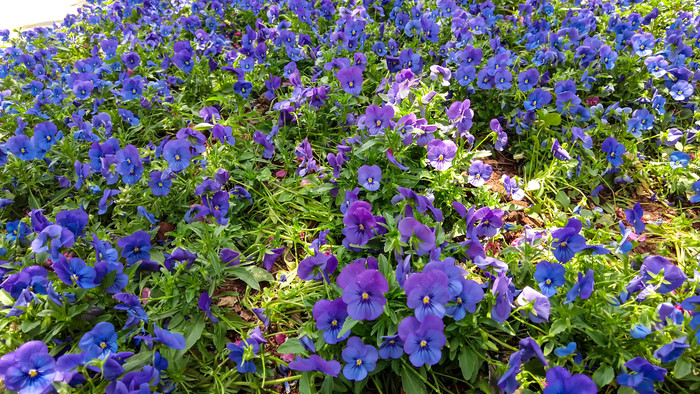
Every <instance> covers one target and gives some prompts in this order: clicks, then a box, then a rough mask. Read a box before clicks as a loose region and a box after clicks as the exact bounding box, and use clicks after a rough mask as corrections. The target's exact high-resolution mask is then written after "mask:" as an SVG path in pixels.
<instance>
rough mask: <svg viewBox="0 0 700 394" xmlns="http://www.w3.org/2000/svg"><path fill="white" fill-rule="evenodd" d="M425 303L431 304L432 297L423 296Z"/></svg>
mask: <svg viewBox="0 0 700 394" xmlns="http://www.w3.org/2000/svg"><path fill="white" fill-rule="evenodd" d="M423 303H424V304H429V303H430V297H428V296H425V297H423Z"/></svg>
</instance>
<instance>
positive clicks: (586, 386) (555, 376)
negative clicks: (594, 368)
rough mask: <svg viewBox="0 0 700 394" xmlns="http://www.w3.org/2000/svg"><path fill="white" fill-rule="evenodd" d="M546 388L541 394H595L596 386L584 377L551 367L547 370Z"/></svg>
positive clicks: (591, 380)
mask: <svg viewBox="0 0 700 394" xmlns="http://www.w3.org/2000/svg"><path fill="white" fill-rule="evenodd" d="M546 377H547V387H545V388H544V390H543V391H542V394H560V393H578V394H595V393H597V392H598V386H596V384H595V383H594V382H593V379H591V378H589V377H588V376H586V375H580V374H576V375H571V372H569V371H567V370H566V369H564V368H562V367H553V368H550V369H548V370H547V374H546Z"/></svg>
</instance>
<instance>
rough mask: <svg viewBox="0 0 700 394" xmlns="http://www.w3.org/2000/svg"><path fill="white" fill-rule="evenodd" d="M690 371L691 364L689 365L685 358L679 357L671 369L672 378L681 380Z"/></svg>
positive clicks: (691, 368) (691, 369)
mask: <svg viewBox="0 0 700 394" xmlns="http://www.w3.org/2000/svg"><path fill="white" fill-rule="evenodd" d="M692 371H693V364H691V363H690V361H688V359H687V358H685V357H681V358H679V359H678V361H676V366H675V367H674V368H673V376H674V377H676V378H678V379H681V378H683V377H685V376H687V375H688V374H689V373H690V372H692Z"/></svg>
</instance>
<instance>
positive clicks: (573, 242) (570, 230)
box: [552, 219, 586, 264]
mask: <svg viewBox="0 0 700 394" xmlns="http://www.w3.org/2000/svg"><path fill="white" fill-rule="evenodd" d="M579 231H581V221H580V220H578V219H569V221H568V222H567V223H566V226H565V227H563V228H560V229H557V230H554V231H552V240H553V241H552V253H554V257H556V259H557V260H558V261H559V262H561V263H564V264H566V263H568V262H569V261H570V260H571V259H572V258H573V257H574V256H575V255H576V253H578V252H580V251H582V250H583V249H585V248H586V238H584V237H583V235H581V234H579Z"/></svg>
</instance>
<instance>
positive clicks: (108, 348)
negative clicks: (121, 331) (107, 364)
mask: <svg viewBox="0 0 700 394" xmlns="http://www.w3.org/2000/svg"><path fill="white" fill-rule="evenodd" d="M118 338H119V336H118V335H117V332H116V331H115V330H114V325H113V324H112V323H109V322H102V323H97V324H96V325H95V327H93V329H92V330H91V331H88V332H86V333H85V334H84V335H83V337H82V338H80V344H79V345H78V346H79V347H80V349H81V350H85V351H86V352H87V354H86V355H85V359H86V360H92V359H95V358H99V359H101V360H104V359H105V358H106V357H107V356H108V355H109V354H113V353H116V352H117V350H118V348H117V339H118Z"/></svg>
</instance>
